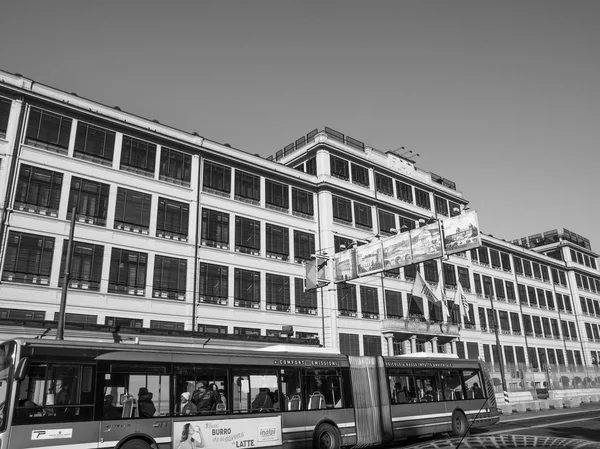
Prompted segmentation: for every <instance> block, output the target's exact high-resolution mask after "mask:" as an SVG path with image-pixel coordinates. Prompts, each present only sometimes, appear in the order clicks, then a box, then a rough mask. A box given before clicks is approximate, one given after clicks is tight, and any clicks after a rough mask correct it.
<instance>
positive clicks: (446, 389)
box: [442, 371, 465, 401]
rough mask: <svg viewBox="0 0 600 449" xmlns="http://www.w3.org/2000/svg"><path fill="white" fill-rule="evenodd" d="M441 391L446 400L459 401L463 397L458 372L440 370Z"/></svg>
mask: <svg viewBox="0 0 600 449" xmlns="http://www.w3.org/2000/svg"><path fill="white" fill-rule="evenodd" d="M442 392H443V393H444V400H446V401H460V400H462V399H464V398H465V393H464V389H463V383H462V379H461V377H460V372H458V371H442Z"/></svg>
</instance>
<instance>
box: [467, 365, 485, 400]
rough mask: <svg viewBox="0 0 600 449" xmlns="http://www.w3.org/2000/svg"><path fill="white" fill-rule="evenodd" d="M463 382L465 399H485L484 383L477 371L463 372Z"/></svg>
mask: <svg viewBox="0 0 600 449" xmlns="http://www.w3.org/2000/svg"><path fill="white" fill-rule="evenodd" d="M462 375H463V381H464V383H465V387H466V390H467V399H482V398H484V397H485V393H484V387H483V386H484V383H483V382H482V380H483V379H482V378H481V372H480V371H479V370H463V371H462Z"/></svg>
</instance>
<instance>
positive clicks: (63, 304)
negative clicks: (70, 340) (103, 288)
mask: <svg viewBox="0 0 600 449" xmlns="http://www.w3.org/2000/svg"><path fill="white" fill-rule="evenodd" d="M75 211H76V208H75V207H74V208H73V209H72V210H71V229H70V230H69V241H68V243H67V258H66V260H65V273H64V274H65V277H64V278H63V286H62V294H61V295H60V311H59V312H58V329H57V331H56V339H57V340H64V336H65V311H66V309H67V290H68V288H69V282H70V278H71V253H72V252H73V235H74V234H75Z"/></svg>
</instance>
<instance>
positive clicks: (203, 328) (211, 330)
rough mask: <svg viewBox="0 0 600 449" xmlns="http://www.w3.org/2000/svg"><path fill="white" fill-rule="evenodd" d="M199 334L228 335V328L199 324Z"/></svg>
mask: <svg viewBox="0 0 600 449" xmlns="http://www.w3.org/2000/svg"><path fill="white" fill-rule="evenodd" d="M198 332H204V333H205V334H219V335H227V326H218V325H216V324H203V323H198Z"/></svg>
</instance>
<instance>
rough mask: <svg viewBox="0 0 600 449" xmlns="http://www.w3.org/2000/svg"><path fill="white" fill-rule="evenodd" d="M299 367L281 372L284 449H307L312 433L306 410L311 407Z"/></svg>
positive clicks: (280, 401) (284, 369)
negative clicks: (308, 427) (308, 426)
mask: <svg viewBox="0 0 600 449" xmlns="http://www.w3.org/2000/svg"><path fill="white" fill-rule="evenodd" d="M300 372H301V368H300V367H299V366H291V367H286V368H281V369H280V370H279V374H278V376H279V385H280V387H279V392H280V393H279V399H278V402H279V406H278V407H277V408H278V410H279V412H280V413H281V420H282V436H283V447H284V448H285V449H302V448H304V447H306V443H307V441H309V440H308V439H309V438H311V437H312V432H311V431H310V430H309V429H307V428H306V427H307V424H306V409H307V407H308V405H309V401H308V398H309V397H310V396H309V394H308V393H307V390H306V388H304V387H303V385H302V378H301V375H300Z"/></svg>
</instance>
